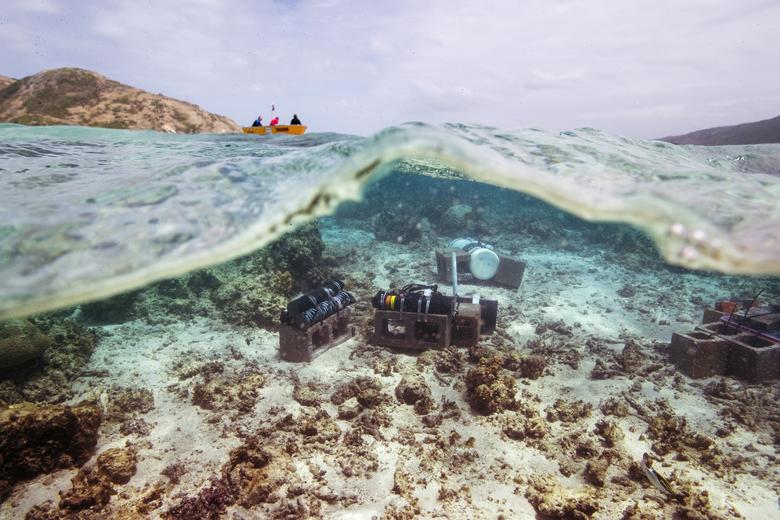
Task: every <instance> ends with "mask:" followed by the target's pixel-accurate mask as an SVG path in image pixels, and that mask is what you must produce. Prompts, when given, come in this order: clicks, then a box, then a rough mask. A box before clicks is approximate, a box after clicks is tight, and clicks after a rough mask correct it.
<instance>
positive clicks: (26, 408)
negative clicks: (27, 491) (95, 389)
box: [0, 401, 102, 500]
mask: <svg viewBox="0 0 780 520" xmlns="http://www.w3.org/2000/svg"><path fill="white" fill-rule="evenodd" d="M101 418H102V414H101V411H100V408H99V407H98V406H97V404H96V403H94V402H87V401H84V402H81V403H79V404H77V405H75V406H61V405H35V404H31V403H23V404H18V405H12V406H10V407H7V408H5V409H4V410H1V411H0V500H2V499H5V497H6V496H8V494H9V493H10V492H11V489H12V488H13V486H14V484H15V483H16V482H18V481H20V480H26V479H29V478H32V477H35V476H36V475H40V474H41V473H48V472H50V471H53V470H55V469H60V468H67V467H71V466H74V465H78V464H82V463H83V462H84V461H85V460H87V459H88V458H89V456H90V453H91V451H92V448H93V447H94V446H95V444H96V442H97V431H98V427H99V426H100V422H101Z"/></svg>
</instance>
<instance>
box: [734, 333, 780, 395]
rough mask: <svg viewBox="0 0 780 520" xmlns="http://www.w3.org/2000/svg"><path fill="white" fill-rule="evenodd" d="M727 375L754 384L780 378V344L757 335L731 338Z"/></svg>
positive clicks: (741, 335) (742, 335)
mask: <svg viewBox="0 0 780 520" xmlns="http://www.w3.org/2000/svg"><path fill="white" fill-rule="evenodd" d="M726 373H727V374H729V375H733V376H735V377H738V378H740V379H746V380H748V381H750V382H753V383H758V382H761V381H767V380H770V379H776V378H778V377H780V344H779V343H775V342H772V341H769V340H767V339H765V338H762V337H761V336H757V335H755V334H739V335H737V336H732V337H730V338H729V352H728V357H727V365H726Z"/></svg>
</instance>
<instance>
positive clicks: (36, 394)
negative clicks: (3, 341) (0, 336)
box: [0, 313, 98, 404]
mask: <svg viewBox="0 0 780 520" xmlns="http://www.w3.org/2000/svg"><path fill="white" fill-rule="evenodd" d="M17 323H19V322H17ZM21 324H22V326H21V329H20V328H19V326H16V325H12V326H10V327H6V328H5V330H6V331H14V330H16V331H17V332H19V331H23V336H14V337H9V338H7V339H8V340H9V341H10V342H11V344H13V343H15V342H18V341H22V342H23V343H29V342H30V341H32V342H34V343H35V344H36V346H35V347H30V345H27V346H25V347H24V349H26V350H28V352H29V349H30V348H33V349H38V348H39V347H40V346H43V350H42V351H41V353H40V355H37V354H36V359H37V363H35V364H33V365H31V366H26V367H23V366H17V367H16V369H15V370H13V371H12V372H8V371H7V372H6V373H5V374H2V371H0V404H2V403H3V402H5V403H6V404H11V403H19V402H22V401H29V402H53V403H57V402H61V401H64V400H65V399H68V398H70V397H71V396H72V391H71V388H70V382H71V381H73V379H75V378H76V377H78V376H79V375H81V374H82V371H83V369H84V367H85V366H86V364H87V362H88V361H89V358H90V356H91V355H92V352H93V351H94V349H95V345H96V344H97V340H98V334H97V332H96V331H95V330H94V329H91V328H88V327H85V326H84V325H82V324H81V323H79V322H78V321H76V320H74V319H72V318H69V317H68V316H67V315H64V314H62V313H55V314H47V315H43V316H39V317H36V318H33V319H32V320H21ZM2 328H3V326H2V325H0V329H2ZM22 338H27V339H22Z"/></svg>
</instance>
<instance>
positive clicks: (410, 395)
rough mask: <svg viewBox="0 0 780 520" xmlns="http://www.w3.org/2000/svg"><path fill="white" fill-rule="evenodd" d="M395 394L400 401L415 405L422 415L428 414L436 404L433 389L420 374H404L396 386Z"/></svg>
mask: <svg viewBox="0 0 780 520" xmlns="http://www.w3.org/2000/svg"><path fill="white" fill-rule="evenodd" d="M395 396H396V398H398V400H399V401H400V402H402V403H406V404H411V405H413V406H414V411H415V412H417V413H418V414H420V415H427V414H428V413H430V411H431V409H432V408H434V407H435V406H436V403H435V402H434V401H433V397H431V389H430V388H428V385H427V384H425V381H424V380H423V378H422V377H419V376H417V377H408V376H404V377H403V378H402V379H401V381H400V382H399V383H398V386H396V387H395Z"/></svg>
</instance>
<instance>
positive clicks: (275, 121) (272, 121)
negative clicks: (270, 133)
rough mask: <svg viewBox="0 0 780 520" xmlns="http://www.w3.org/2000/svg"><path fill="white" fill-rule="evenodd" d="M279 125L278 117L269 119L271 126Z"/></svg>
mask: <svg viewBox="0 0 780 520" xmlns="http://www.w3.org/2000/svg"><path fill="white" fill-rule="evenodd" d="M278 124H279V116H276V117H274V118H273V119H271V126H276V125H278Z"/></svg>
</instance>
